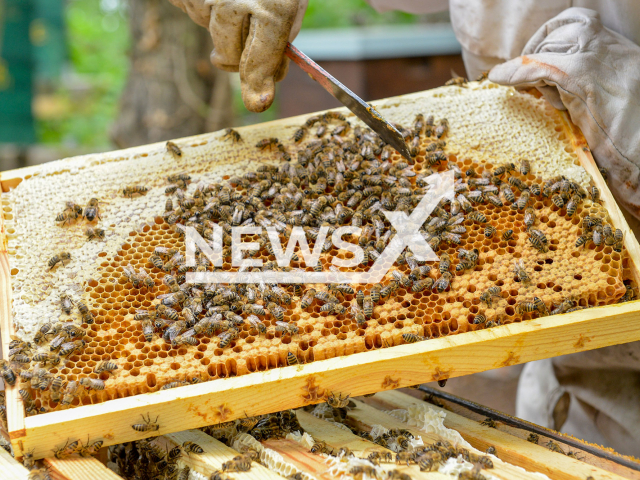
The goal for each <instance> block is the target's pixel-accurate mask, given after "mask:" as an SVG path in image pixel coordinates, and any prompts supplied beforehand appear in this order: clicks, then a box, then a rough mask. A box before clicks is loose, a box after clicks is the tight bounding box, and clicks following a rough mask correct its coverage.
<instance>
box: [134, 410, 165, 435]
mask: <svg viewBox="0 0 640 480" xmlns="http://www.w3.org/2000/svg"><path fill="white" fill-rule="evenodd" d="M141 416H142V421H143V422H144V423H136V424H134V425H131V428H133V429H134V430H135V431H136V432H157V431H158V430H159V429H160V425H158V418H159V416H158V417H156V419H155V420H154V421H153V422H152V421H151V416H150V415H149V413H147V418H144V415H142V414H141Z"/></svg>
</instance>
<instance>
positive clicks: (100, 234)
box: [84, 227, 105, 240]
mask: <svg viewBox="0 0 640 480" xmlns="http://www.w3.org/2000/svg"><path fill="white" fill-rule="evenodd" d="M84 234H85V235H86V237H87V240H93V239H94V238H97V239H98V240H104V236H105V233H104V230H103V229H101V228H93V227H87V228H86V229H85V231H84Z"/></svg>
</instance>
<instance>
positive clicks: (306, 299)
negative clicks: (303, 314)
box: [300, 288, 317, 309]
mask: <svg viewBox="0 0 640 480" xmlns="http://www.w3.org/2000/svg"><path fill="white" fill-rule="evenodd" d="M316 293H317V292H316V291H315V289H313V288H310V289H308V290H307V291H306V292H305V293H304V296H303V297H302V300H301V301H300V308H302V309H307V308H309V306H310V305H311V304H312V303H313V300H314V298H315V296H316Z"/></svg>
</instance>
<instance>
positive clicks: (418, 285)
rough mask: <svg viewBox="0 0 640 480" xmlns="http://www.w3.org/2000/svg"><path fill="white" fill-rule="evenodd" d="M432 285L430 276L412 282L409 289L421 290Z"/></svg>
mask: <svg viewBox="0 0 640 480" xmlns="http://www.w3.org/2000/svg"><path fill="white" fill-rule="evenodd" d="M432 286H433V279H432V278H431V277H427V278H424V279H422V280H418V281H416V282H413V285H412V287H411V290H412V291H413V292H421V291H423V290H427V289H430V288H431V287H432Z"/></svg>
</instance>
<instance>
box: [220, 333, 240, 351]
mask: <svg viewBox="0 0 640 480" xmlns="http://www.w3.org/2000/svg"><path fill="white" fill-rule="evenodd" d="M218 336H219V337H220V343H219V345H218V346H219V347H220V348H225V347H227V346H228V345H229V344H230V343H231V342H232V341H234V340H235V339H236V338H238V331H237V330H234V329H233V328H232V329H230V330H227V331H226V332H223V333H221V334H220V335H218Z"/></svg>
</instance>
